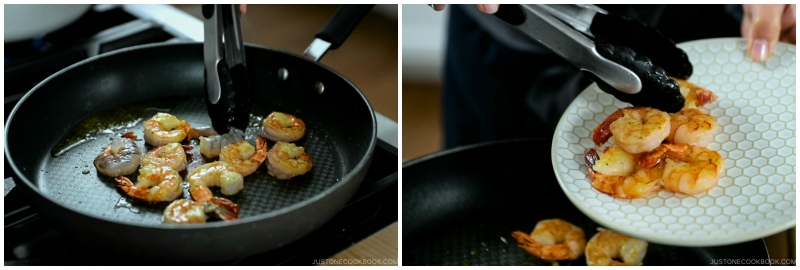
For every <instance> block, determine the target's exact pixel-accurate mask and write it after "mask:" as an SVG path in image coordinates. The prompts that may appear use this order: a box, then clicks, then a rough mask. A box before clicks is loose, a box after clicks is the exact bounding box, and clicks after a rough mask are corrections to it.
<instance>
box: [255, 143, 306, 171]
mask: <svg viewBox="0 0 800 270" xmlns="http://www.w3.org/2000/svg"><path fill="white" fill-rule="evenodd" d="M312 163H313V159H312V158H311V156H310V155H309V154H307V153H306V152H305V149H304V148H303V147H301V146H296V145H294V144H293V143H287V142H277V143H275V145H274V146H272V149H270V150H269V152H268V154H267V162H264V164H267V169H268V172H269V174H270V175H272V176H275V177H276V178H278V179H281V180H286V179H289V178H292V177H295V176H298V175H303V174H305V173H307V172H308V171H310V170H311V167H312Z"/></svg>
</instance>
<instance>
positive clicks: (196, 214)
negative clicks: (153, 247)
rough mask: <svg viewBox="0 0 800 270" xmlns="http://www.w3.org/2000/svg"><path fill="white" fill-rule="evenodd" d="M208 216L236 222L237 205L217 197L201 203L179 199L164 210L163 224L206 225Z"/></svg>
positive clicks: (237, 214)
mask: <svg viewBox="0 0 800 270" xmlns="http://www.w3.org/2000/svg"><path fill="white" fill-rule="evenodd" d="M209 214H213V216H214V217H216V218H218V219H221V220H224V221H233V220H237V219H238V216H239V205H237V204H236V203H234V202H232V201H230V200H227V199H223V198H217V197H213V198H211V199H209V200H208V201H202V202H198V201H192V200H186V199H180V200H176V201H174V202H172V203H171V204H169V205H168V206H167V208H166V209H164V223H172V224H183V223H206V220H208V218H209Z"/></svg>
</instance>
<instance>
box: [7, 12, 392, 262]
mask: <svg viewBox="0 0 800 270" xmlns="http://www.w3.org/2000/svg"><path fill="white" fill-rule="evenodd" d="M134 13H138V14H137V15H132V12H128V11H126V9H124V8H123V7H122V6H96V7H95V8H94V9H91V10H90V11H89V12H87V13H86V14H85V15H84V16H82V17H81V18H80V19H78V20H77V21H76V22H74V23H72V24H70V25H69V26H66V27H64V28H62V29H60V30H58V31H56V32H53V33H51V34H48V35H46V36H44V37H40V38H36V39H32V40H26V41H20V42H15V43H8V44H5V51H4V60H5V70H4V73H5V79H4V83H5V91H4V93H5V94H4V103H5V104H4V106H5V115H4V119H6V120H7V119H8V116H9V114H10V112H11V110H12V109H13V107H14V106H15V105H16V103H17V102H18V101H19V99H20V98H21V97H22V96H23V95H24V94H25V93H26V92H27V91H28V90H30V89H32V88H33V87H34V86H35V85H36V84H38V83H39V82H40V81H42V80H43V79H45V78H47V77H48V76H50V75H51V74H53V73H55V72H57V71H58V70H61V69H63V68H65V67H68V66H69V65H72V64H74V63H76V62H79V61H81V60H84V59H87V58H89V57H92V56H94V55H97V54H102V53H105V52H108V51H112V50H116V49H120V48H126V47H130V46H135V45H142V44H149V43H155V42H183V41H197V40H196V39H197V37H196V34H195V33H189V32H192V31H183V32H181V31H180V30H176V29H179V28H180V27H177V26H174V25H164V24H163V23H161V22H159V21H157V20H153V19H150V18H147V17H148V16H144V15H148V14H143V13H142V9H140V8H138V9H136V10H135V12H134ZM157 13H159V14H160V15H163V13H162V12H157ZM154 16H155V15H154ZM166 17H170V18H174V16H166ZM195 28H196V27H195ZM379 120H382V119H381V117H379ZM391 124H393V125H392V127H395V129H396V124H395V123H391ZM385 126H386V121H385V119H384V121H383V122H382V121H379V125H378V129H379V134H387V133H391V131H392V129H390V130H388V132H387V130H386V129H385V128H383V129H384V130H381V129H382V127H385ZM395 133H396V132H395ZM394 136H396V135H394ZM394 138H396V137H394ZM388 140H392V138H389V139H388ZM395 145H396V142H387V141H386V140H384V139H382V136H381V135H379V140H378V145H377V147H376V148H375V152H374V154H373V155H374V156H373V161H372V165H371V166H370V168H369V170H368V172H367V175H366V177H365V178H364V180H363V183H362V185H361V187H360V188H359V189H358V191H357V192H356V194H355V195H354V196H353V198H352V199H351V200H350V201H349V202H348V203H347V205H346V206H345V207H344V208H343V209H342V210H341V211H340V212H339V213H337V215H336V216H334V217H333V218H332V219H331V220H330V221H329V222H327V223H326V224H325V225H323V226H322V227H320V228H319V229H317V230H315V231H314V232H312V233H311V234H309V235H307V236H305V237H304V238H302V239H299V240H297V241H295V242H293V243H291V244H289V245H286V246H283V247H281V248H279V249H275V250H272V251H269V252H265V253H262V254H258V255H253V256H248V257H244V258H240V259H236V260H230V261H222V262H214V263H206V264H204V265H312V264H315V263H318V262H320V260H321V259H326V258H329V257H331V256H333V255H335V254H337V253H339V252H341V251H342V250H344V249H346V248H348V247H350V246H352V245H353V244H355V243H357V242H359V241H360V240H363V239H364V238H366V237H368V236H370V235H372V234H374V233H376V232H378V231H380V230H381V229H383V228H385V227H386V226H388V225H390V224H392V223H394V222H396V221H397V217H398V212H397V201H398V199H397V193H398V190H397V186H398V185H397V179H398V177H397V175H398V170H397V169H398V163H397V161H398V154H397V147H396V146H395ZM4 166H5V172H4V174H3V177H4V178H6V179H5V197H4V203H5V207H4V213H5V218H4V224H5V228H4V235H5V241H4V242H5V265H120V264H122V265H129V264H139V265H147V264H150V263H149V262H147V261H130V260H129V261H126V260H125V258H124V257H125V256H124V255H123V256H120V254H116V253H113V252H110V251H104V250H97V248H94V247H91V246H87V245H85V244H82V243H79V242H76V241H73V239H72V238H71V237H68V236H66V235H64V234H62V233H61V232H60V231H59V230H58V229H59V228H58V224H54V223H50V222H48V220H47V217H43V216H40V215H38V214H37V213H36V211H35V209H32V208H31V207H30V206H28V203H27V202H26V198H23V197H22V195H21V194H20V191H18V190H15V189H14V188H13V187H14V182H13V181H12V179H13V178H14V174H13V171H12V170H11V169H10V167H9V164H8V161H7V159H6V158H5V155H4ZM78 237H79V236H78ZM212 252H213V251H212Z"/></svg>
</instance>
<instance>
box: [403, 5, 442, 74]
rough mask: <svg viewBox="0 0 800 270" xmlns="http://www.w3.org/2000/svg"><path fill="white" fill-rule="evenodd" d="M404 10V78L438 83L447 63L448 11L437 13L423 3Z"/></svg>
mask: <svg viewBox="0 0 800 270" xmlns="http://www.w3.org/2000/svg"><path fill="white" fill-rule="evenodd" d="M402 9H403V15H402V16H403V44H402V46H403V47H402V48H403V59H402V61H403V79H404V80H409V79H411V80H414V81H419V82H431V83H438V82H439V78H440V76H441V65H442V62H443V60H444V54H443V51H444V45H445V27H446V26H447V16H448V14H447V9H445V10H443V11H438V12H437V11H434V10H433V9H432V8H431V7H429V6H428V5H424V4H405V5H402Z"/></svg>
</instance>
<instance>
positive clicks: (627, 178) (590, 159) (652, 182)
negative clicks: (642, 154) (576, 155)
mask: <svg viewBox="0 0 800 270" xmlns="http://www.w3.org/2000/svg"><path fill="white" fill-rule="evenodd" d="M585 161H586V167H587V168H588V170H589V179H591V180H592V187H594V188H595V189H597V190H598V191H600V192H603V193H606V194H608V195H610V196H612V197H615V198H621V199H633V198H648V197H652V196H654V195H656V194H657V193H658V191H660V190H661V177H662V175H663V168H664V166H650V167H647V168H645V167H643V166H640V165H639V163H638V162H637V159H636V155H633V154H630V153H628V152H627V151H625V150H623V149H622V148H620V147H614V146H610V147H606V149H605V150H604V151H603V155H601V156H599V157H598V154H597V151H596V150H595V149H589V151H587V152H586V156H585Z"/></svg>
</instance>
